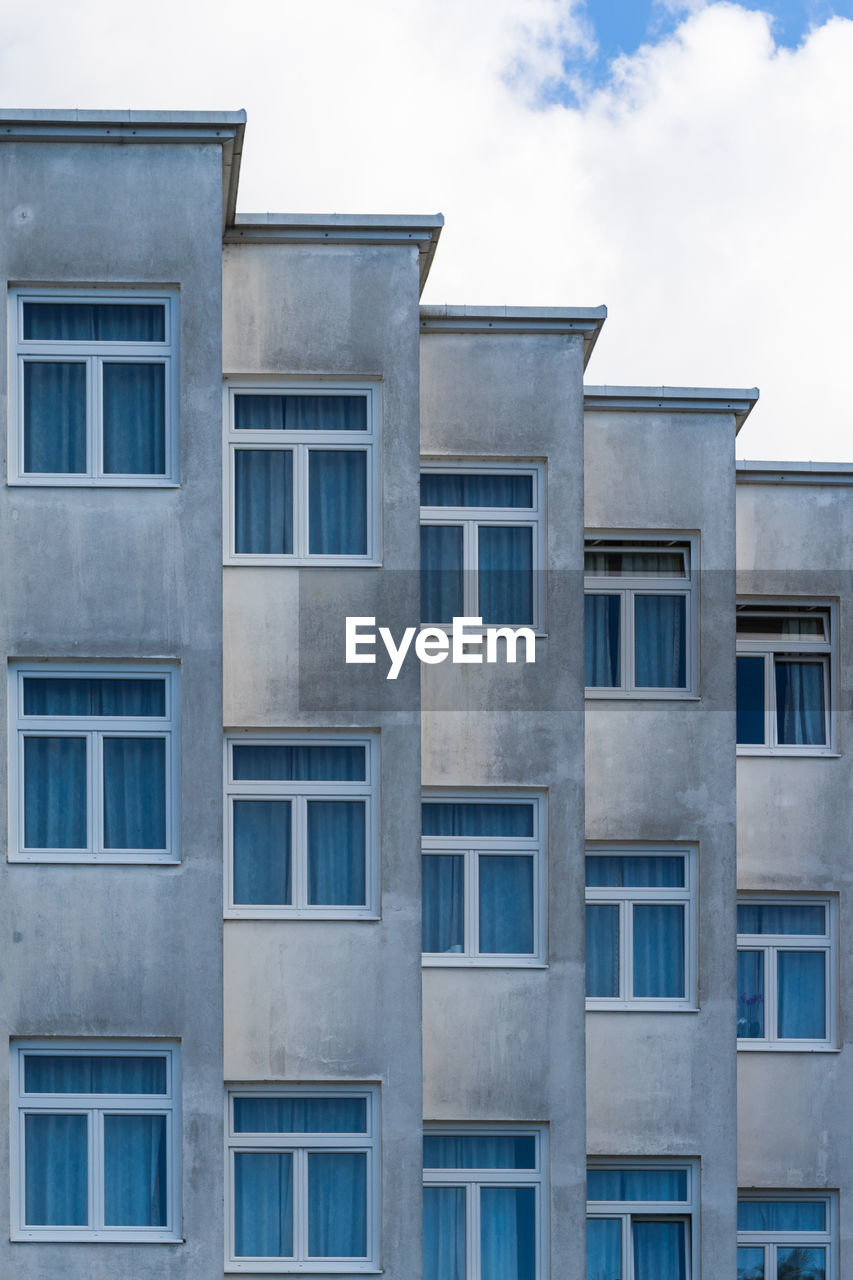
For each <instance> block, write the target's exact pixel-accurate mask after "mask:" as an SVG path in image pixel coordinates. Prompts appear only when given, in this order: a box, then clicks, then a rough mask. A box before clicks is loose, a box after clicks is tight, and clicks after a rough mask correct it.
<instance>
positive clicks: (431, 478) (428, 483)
mask: <svg viewBox="0 0 853 1280" xmlns="http://www.w3.org/2000/svg"><path fill="white" fill-rule="evenodd" d="M421 506H422V507H528V508H529V507H532V506H533V477H532V476H519V475H513V474H512V473H511V472H507V471H504V472H500V471H493V472H487V473H484V474H482V475H475V474H472V473H470V472H468V473H466V472H459V473H453V474H451V473H450V472H439V471H425V472H424V473H423V474H422V475H421Z"/></svg>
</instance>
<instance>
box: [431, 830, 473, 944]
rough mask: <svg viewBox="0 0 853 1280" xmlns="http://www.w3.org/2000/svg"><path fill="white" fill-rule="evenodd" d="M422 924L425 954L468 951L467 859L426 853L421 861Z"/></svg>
mask: <svg viewBox="0 0 853 1280" xmlns="http://www.w3.org/2000/svg"><path fill="white" fill-rule="evenodd" d="M422 867H423V881H422V895H423V906H422V910H423V923H422V928H421V945H422V948H423V950H424V951H426V952H440V953H442V954H447V953H451V952H457V953H458V952H461V951H463V950H464V948H465V859H464V857H463V856H462V854H443V853H442V854H435V853H430V854H425V855H424V857H423V859H422Z"/></svg>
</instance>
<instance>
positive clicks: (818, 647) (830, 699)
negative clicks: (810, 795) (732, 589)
mask: <svg viewBox="0 0 853 1280" xmlns="http://www.w3.org/2000/svg"><path fill="white" fill-rule="evenodd" d="M737 613H738V615H744V614H745V615H750V616H761V615H762V614H764V615H765V616H770V615H773V616H777V617H778V616H779V615H782V616H784V615H788V616H790V617H798V616H800V617H802V616H808V615H809V614H820V615H822V616H823V617H824V618H825V620H826V630H827V636H828V638H827V639H826V640H818V639H809V638H808V637H805V636H780V637H779V638H778V640H760V639H756V640H748V639H746V638H741V637H738V638H737V656H738V657H739V658H747V657H754V658H763V659H764V742H754V743H740V742H739V743H738V744H737V753H738V755H739V756H836V755H838V728H837V726H838V695H837V690H838V689H839V687H840V684H839V671H838V646H837V644H836V636H837V635H838V606H837V603H836V602H835V601H833V600H819V599H812V598H808V599H795V600H794V599H791V598H790V597H789V598H787V599H785V598H782V597H767V596H762V597H759V598H755V597H749V598H740V597H738V601H737ZM777 658H781V659H784V658H794V659H795V660H798V661H807V660H811V661H812V662H814V663H816V664H819V665H820V666H821V667H822V668H823V672H824V698H825V702H826V716H825V724H826V735H825V736H826V742H823V743H819V744H816V745H814V746H811V745H809V744H808V743H780V742H779V741H778V724H777V718H776V659H777Z"/></svg>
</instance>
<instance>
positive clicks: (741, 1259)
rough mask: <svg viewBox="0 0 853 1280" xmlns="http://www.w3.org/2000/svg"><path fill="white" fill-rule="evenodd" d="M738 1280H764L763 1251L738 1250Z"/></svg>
mask: <svg viewBox="0 0 853 1280" xmlns="http://www.w3.org/2000/svg"><path fill="white" fill-rule="evenodd" d="M737 1280H764V1250H763V1249H738V1251H737Z"/></svg>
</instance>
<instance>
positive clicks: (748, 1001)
mask: <svg viewBox="0 0 853 1280" xmlns="http://www.w3.org/2000/svg"><path fill="white" fill-rule="evenodd" d="M737 1033H738V1036H740V1038H741V1039H743V1040H751V1039H760V1038H761V1037H762V1036H763V1035H764V952H763V951H738V953H737Z"/></svg>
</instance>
